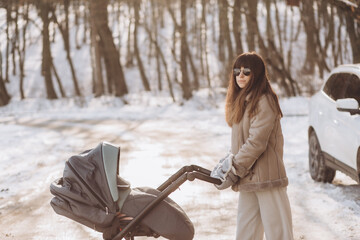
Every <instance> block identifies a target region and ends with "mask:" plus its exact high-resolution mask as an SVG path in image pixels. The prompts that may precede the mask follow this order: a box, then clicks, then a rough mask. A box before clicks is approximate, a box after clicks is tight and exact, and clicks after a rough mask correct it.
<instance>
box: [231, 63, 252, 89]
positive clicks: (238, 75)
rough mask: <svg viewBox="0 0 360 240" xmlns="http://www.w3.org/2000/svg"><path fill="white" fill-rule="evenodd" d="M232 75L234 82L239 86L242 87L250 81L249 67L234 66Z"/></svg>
mask: <svg viewBox="0 0 360 240" xmlns="http://www.w3.org/2000/svg"><path fill="white" fill-rule="evenodd" d="M233 71H234V76H235V80H236V84H237V85H238V86H239V87H240V88H244V87H245V86H246V84H248V82H249V81H250V78H251V70H250V68H244V67H241V68H234V70H233Z"/></svg>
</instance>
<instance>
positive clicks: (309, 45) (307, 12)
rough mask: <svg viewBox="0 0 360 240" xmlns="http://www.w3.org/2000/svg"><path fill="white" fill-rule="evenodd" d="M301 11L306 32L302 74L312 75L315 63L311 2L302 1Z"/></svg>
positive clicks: (312, 8)
mask: <svg viewBox="0 0 360 240" xmlns="http://www.w3.org/2000/svg"><path fill="white" fill-rule="evenodd" d="M302 6H303V9H301V20H302V22H303V23H304V27H305V32H306V58H305V63H304V65H303V72H306V73H307V74H309V75H311V74H314V70H315V68H314V66H315V63H316V54H317V53H316V27H315V26H314V24H315V17H314V7H313V0H303V4H302Z"/></svg>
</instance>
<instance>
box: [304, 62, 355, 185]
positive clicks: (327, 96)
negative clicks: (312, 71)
mask: <svg viewBox="0 0 360 240" xmlns="http://www.w3.org/2000/svg"><path fill="white" fill-rule="evenodd" d="M359 105H360V64H351V65H341V66H338V67H337V68H335V69H334V70H333V71H332V72H331V73H330V76H329V78H328V79H327V80H326V81H325V82H324V84H323V85H322V87H321V90H320V91H319V92H318V93H316V94H315V95H314V96H312V97H311V99H310V109H309V129H308V136H309V170H310V175H311V177H312V178H313V179H314V180H315V181H319V182H332V180H333V179H334V177H335V171H336V170H340V171H341V172H343V173H345V174H346V175H348V176H350V177H351V178H353V179H354V180H355V181H357V182H358V183H360V109H359Z"/></svg>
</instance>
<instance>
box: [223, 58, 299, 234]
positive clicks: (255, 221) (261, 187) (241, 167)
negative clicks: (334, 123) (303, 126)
mask: <svg viewBox="0 0 360 240" xmlns="http://www.w3.org/2000/svg"><path fill="white" fill-rule="evenodd" d="M225 112H226V121H227V123H228V125H229V126H230V127H231V128H232V136H231V153H232V154H233V155H234V158H233V166H234V168H235V172H236V175H237V176H239V180H238V181H237V182H236V183H235V184H234V185H233V186H232V189H233V190H234V191H239V192H240V194H239V203H238V215H237V231H236V239H238V240H240V239H241V240H247V239H249V240H250V239H252V240H262V239H263V236H264V232H265V236H266V239H267V240H292V239H293V232H292V219H291V210H290V203H289V199H288V196H287V192H286V187H287V185H288V179H287V176H286V172H285V167H284V163H283V143H284V139H283V135H282V130H281V125H280V118H281V117H282V112H281V109H280V105H279V101H278V97H277V95H276V94H275V93H274V91H273V90H272V88H271V86H270V83H269V79H268V76H267V70H266V66H265V63H264V61H263V59H262V58H261V57H260V56H259V55H258V54H256V53H255V52H250V53H243V54H241V55H240V56H238V57H237V58H236V60H235V62H234V64H233V71H232V75H231V77H230V81H229V87H228V90H227V96H226V109H225Z"/></svg>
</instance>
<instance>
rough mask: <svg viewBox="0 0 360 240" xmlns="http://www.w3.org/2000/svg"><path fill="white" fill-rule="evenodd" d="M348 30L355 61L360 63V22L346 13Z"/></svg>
mask: <svg viewBox="0 0 360 240" xmlns="http://www.w3.org/2000/svg"><path fill="white" fill-rule="evenodd" d="M345 19H346V30H347V32H348V34H349V38H350V44H351V48H352V55H353V63H360V23H359V22H356V23H355V21H354V18H352V17H351V16H349V14H346V17H345Z"/></svg>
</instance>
